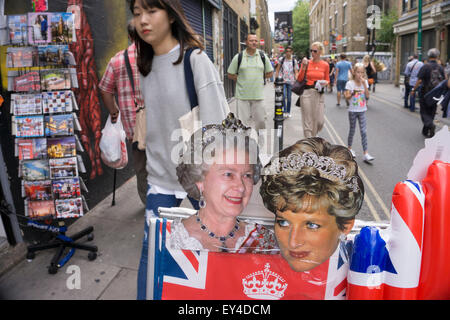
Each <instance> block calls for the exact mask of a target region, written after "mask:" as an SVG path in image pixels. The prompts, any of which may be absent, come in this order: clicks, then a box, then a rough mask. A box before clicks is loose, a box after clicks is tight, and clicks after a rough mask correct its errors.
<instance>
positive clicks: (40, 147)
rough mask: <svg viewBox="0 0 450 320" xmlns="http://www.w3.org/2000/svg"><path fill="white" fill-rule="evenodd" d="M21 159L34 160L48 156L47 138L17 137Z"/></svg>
mask: <svg viewBox="0 0 450 320" xmlns="http://www.w3.org/2000/svg"><path fill="white" fill-rule="evenodd" d="M17 149H18V156H19V160H33V159H41V158H46V157H47V139H45V138H36V139H17Z"/></svg>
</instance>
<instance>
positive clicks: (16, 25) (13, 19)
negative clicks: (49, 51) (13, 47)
mask: <svg viewBox="0 0 450 320" xmlns="http://www.w3.org/2000/svg"><path fill="white" fill-rule="evenodd" d="M8 29H9V39H10V41H11V44H26V43H27V30H28V21H27V16H26V15H11V16H10V15H8Z"/></svg>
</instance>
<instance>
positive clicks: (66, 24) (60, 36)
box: [50, 12, 75, 43]
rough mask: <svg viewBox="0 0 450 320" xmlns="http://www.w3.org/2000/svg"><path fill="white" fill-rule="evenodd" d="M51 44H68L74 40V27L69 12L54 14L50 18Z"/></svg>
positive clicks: (71, 15) (72, 18)
mask: <svg viewBox="0 0 450 320" xmlns="http://www.w3.org/2000/svg"><path fill="white" fill-rule="evenodd" d="M50 28H51V33H52V42H53V43H69V42H72V41H73V40H74V34H75V25H74V16H73V14H72V13H71V12H54V13H52V16H51V18H50Z"/></svg>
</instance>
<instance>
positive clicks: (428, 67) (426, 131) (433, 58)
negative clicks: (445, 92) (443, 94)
mask: <svg viewBox="0 0 450 320" xmlns="http://www.w3.org/2000/svg"><path fill="white" fill-rule="evenodd" d="M440 54H441V53H440V51H439V50H438V49H436V48H431V49H430V50H428V62H427V63H426V64H425V65H424V66H423V67H422V68H421V69H420V71H419V74H418V75H417V78H418V80H417V82H416V84H415V85H414V88H413V89H412V90H411V93H410V94H411V95H413V94H415V92H416V91H417V88H418V87H419V86H420V90H419V104H420V117H421V119H422V122H423V128H422V134H423V135H424V136H425V137H427V138H431V137H433V136H434V131H435V129H436V126H435V124H434V123H433V121H434V116H435V115H436V108H437V105H436V104H433V105H429V104H427V103H426V99H425V95H426V94H427V93H428V92H430V91H431V90H433V89H434V88H435V87H436V86H437V85H439V83H440V82H441V81H442V80H444V79H445V74H444V68H443V67H442V66H441V65H440V64H438V63H437V59H438V58H439V55H440Z"/></svg>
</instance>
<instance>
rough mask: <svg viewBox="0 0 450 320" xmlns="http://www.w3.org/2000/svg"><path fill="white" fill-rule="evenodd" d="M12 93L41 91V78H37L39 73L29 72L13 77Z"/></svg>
mask: <svg viewBox="0 0 450 320" xmlns="http://www.w3.org/2000/svg"><path fill="white" fill-rule="evenodd" d="M8 80H9V79H8ZM8 88H9V85H8ZM12 91H17V92H31V91H41V78H40V76H39V73H38V72H37V71H31V72H28V73H25V74H23V75H19V76H16V77H14V90H12Z"/></svg>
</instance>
